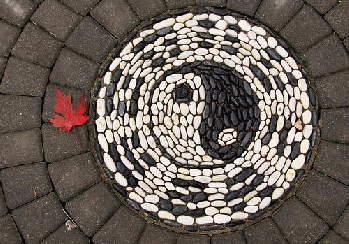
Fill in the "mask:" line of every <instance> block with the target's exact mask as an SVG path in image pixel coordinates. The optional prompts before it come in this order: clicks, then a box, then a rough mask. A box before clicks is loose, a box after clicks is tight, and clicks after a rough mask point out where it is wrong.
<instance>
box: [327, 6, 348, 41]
mask: <svg viewBox="0 0 349 244" xmlns="http://www.w3.org/2000/svg"><path fill="white" fill-rule="evenodd" d="M348 12H349V2H348V1H341V2H340V3H339V4H337V5H336V6H335V7H334V8H332V9H331V10H330V11H329V12H328V13H327V14H326V15H325V20H327V21H328V23H329V24H330V25H331V26H332V28H333V29H334V30H335V31H336V33H337V34H338V35H339V37H341V38H343V37H346V36H348V35H349V15H348Z"/></svg>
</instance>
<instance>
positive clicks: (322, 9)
mask: <svg viewBox="0 0 349 244" xmlns="http://www.w3.org/2000/svg"><path fill="white" fill-rule="evenodd" d="M305 1H306V2H307V3H309V4H310V5H312V6H313V7H314V8H315V9H316V10H317V11H318V12H319V13H321V14H324V13H326V12H327V11H328V10H330V9H331V8H332V7H333V6H334V5H335V4H336V3H338V0H305Z"/></svg>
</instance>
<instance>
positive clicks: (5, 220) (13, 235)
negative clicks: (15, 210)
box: [0, 215, 22, 244]
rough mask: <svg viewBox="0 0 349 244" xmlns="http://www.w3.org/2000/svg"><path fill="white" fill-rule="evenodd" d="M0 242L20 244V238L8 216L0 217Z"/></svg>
mask: <svg viewBox="0 0 349 244" xmlns="http://www.w3.org/2000/svg"><path fill="white" fill-rule="evenodd" d="M0 226H1V228H0V241H1V243H4V244H20V243H22V238H21V236H20V235H19V233H18V231H17V228H16V225H15V223H14V222H13V219H12V218H11V216H10V215H6V216H4V217H0Z"/></svg>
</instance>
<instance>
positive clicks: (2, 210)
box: [0, 186, 7, 217]
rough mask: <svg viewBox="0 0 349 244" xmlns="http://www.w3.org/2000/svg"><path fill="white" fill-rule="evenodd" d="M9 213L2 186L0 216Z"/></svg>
mask: <svg viewBox="0 0 349 244" xmlns="http://www.w3.org/2000/svg"><path fill="white" fill-rule="evenodd" d="M6 213H7V207H6V203H5V198H4V194H3V193H2V188H1V186H0V217H1V216H3V215H5V214H6Z"/></svg>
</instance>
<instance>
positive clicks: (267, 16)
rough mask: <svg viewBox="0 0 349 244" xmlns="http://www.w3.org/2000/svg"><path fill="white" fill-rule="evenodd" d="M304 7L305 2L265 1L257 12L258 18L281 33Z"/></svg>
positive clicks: (293, 0)
mask: <svg viewBox="0 0 349 244" xmlns="http://www.w3.org/2000/svg"><path fill="white" fill-rule="evenodd" d="M302 6H303V0H291V1H274V0H264V1H262V3H261V5H260V6H259V8H258V10H257V13H256V18H257V19H259V20H260V21H262V22H263V23H264V24H266V25H268V26H269V27H272V28H273V29H275V30H276V31H279V30H281V29H282V27H283V26H285V24H286V23H287V22H288V21H289V20H290V19H291V18H292V16H293V15H294V14H295V13H296V12H297V11H298V10H299V9H300V8H301V7H302Z"/></svg>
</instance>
